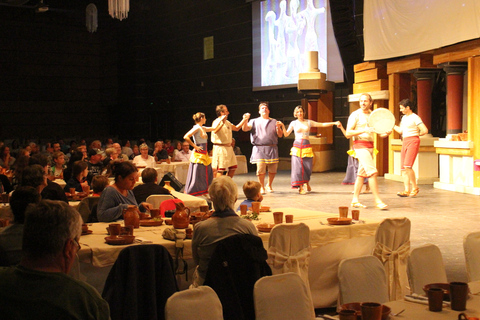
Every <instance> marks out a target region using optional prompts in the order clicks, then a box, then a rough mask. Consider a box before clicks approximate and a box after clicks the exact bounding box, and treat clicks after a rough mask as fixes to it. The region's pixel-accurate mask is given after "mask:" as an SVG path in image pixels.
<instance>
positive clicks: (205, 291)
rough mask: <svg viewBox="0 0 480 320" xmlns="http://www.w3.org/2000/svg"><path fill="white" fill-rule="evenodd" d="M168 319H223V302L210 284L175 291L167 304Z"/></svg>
mask: <svg viewBox="0 0 480 320" xmlns="http://www.w3.org/2000/svg"><path fill="white" fill-rule="evenodd" d="M165 319H166V320H190V319H197V320H223V311H222V304H221V303H220V299H218V296H217V294H216V293H215V291H214V290H213V289H212V288H210V287H209V286H199V287H198V288H192V289H188V290H183V291H179V292H176V293H174V294H173V295H172V296H170V298H168V300H167V303H166V305H165Z"/></svg>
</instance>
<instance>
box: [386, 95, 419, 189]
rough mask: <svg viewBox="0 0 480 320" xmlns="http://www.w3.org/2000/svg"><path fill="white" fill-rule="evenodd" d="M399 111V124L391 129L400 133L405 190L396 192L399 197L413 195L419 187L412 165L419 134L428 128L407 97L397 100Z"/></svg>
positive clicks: (417, 146) (416, 151)
mask: <svg viewBox="0 0 480 320" xmlns="http://www.w3.org/2000/svg"><path fill="white" fill-rule="evenodd" d="M399 106H400V112H401V113H403V114H404V116H403V117H402V120H401V121H400V126H395V127H394V128H393V129H394V130H395V131H396V132H398V133H399V134H401V135H402V138H403V143H402V152H401V164H402V168H401V169H402V176H403V184H404V185H405V190H404V191H402V192H398V193H397V195H398V196H399V197H409V196H410V197H415V196H416V195H417V194H418V192H419V191H420V189H419V188H418V185H417V179H416V177H415V171H413V169H412V166H413V163H414V162H415V159H416V157H417V154H418V150H419V149H420V136H423V135H425V134H427V133H428V129H427V127H426V126H425V124H424V123H423V121H422V119H421V118H420V117H419V116H418V115H416V114H415V113H414V112H415V111H416V107H415V105H414V104H413V102H412V101H410V100H409V99H403V100H402V101H400V102H399Z"/></svg>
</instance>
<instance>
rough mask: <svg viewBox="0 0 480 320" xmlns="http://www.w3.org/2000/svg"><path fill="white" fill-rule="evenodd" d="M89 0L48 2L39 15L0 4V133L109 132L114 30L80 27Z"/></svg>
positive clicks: (113, 96)
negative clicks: (95, 30)
mask: <svg viewBox="0 0 480 320" xmlns="http://www.w3.org/2000/svg"><path fill="white" fill-rule="evenodd" d="M65 2H66V1H65ZM68 2H70V1H68ZM89 2H90V1H89ZM89 2H85V1H75V5H70V6H57V5H55V4H53V3H52V5H51V9H50V10H49V11H47V12H44V13H36V12H35V10H34V9H29V8H14V7H6V6H0V29H1V32H0V56H1V59H0V70H1V73H0V77H1V86H0V115H1V116H0V137H2V138H13V137H20V138H28V139H36V138H48V139H52V138H54V137H73V136H75V135H81V136H84V137H85V136H98V135H105V134H106V133H107V132H108V131H109V129H110V128H109V125H108V122H107V124H106V122H105V119H108V108H109V106H111V105H114V104H116V99H117V77H116V74H117V66H116V62H117V61H116V60H117V58H116V53H117V50H116V47H115V43H116V42H115V38H116V37H111V34H112V33H114V30H115V29H114V28H108V29H106V28H105V25H103V26H100V28H99V29H98V32H96V33H93V34H92V33H88V32H87V30H86V27H85V7H86V4H87V3H89ZM33 4H34V3H33ZM28 5H31V3H28ZM112 31H113V32H112Z"/></svg>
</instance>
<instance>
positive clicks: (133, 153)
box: [128, 144, 140, 160]
mask: <svg viewBox="0 0 480 320" xmlns="http://www.w3.org/2000/svg"><path fill="white" fill-rule="evenodd" d="M132 151H133V152H132V154H131V155H130V157H128V159H130V160H133V158H135V157H136V156H138V155H140V149H139V148H138V146H137V145H136V144H135V145H133V147H132Z"/></svg>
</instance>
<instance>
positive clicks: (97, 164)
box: [87, 140, 103, 184]
mask: <svg viewBox="0 0 480 320" xmlns="http://www.w3.org/2000/svg"><path fill="white" fill-rule="evenodd" d="M97 141H98V142H100V140H97ZM102 154H103V152H102V150H100V149H90V150H88V155H89V157H90V158H89V159H88V162H87V166H88V175H87V181H88V183H89V184H91V183H92V178H93V177H94V176H96V175H99V174H102V171H103V162H102Z"/></svg>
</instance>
